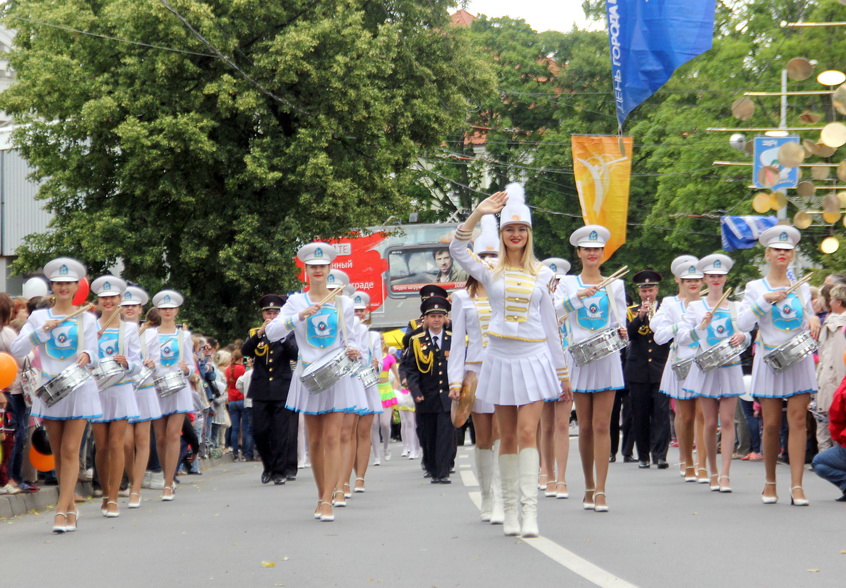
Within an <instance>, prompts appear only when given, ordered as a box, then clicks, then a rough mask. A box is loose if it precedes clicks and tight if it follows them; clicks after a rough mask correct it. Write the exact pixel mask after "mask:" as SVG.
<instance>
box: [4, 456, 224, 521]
mask: <svg viewBox="0 0 846 588" xmlns="http://www.w3.org/2000/svg"><path fill="white" fill-rule="evenodd" d="M222 463H232V457H231V456H230V455H228V454H226V455H224V456H222V457H219V458H209V459H204V460H203V461H202V465H201V466H200V471H206V470H208V469H211V468H213V467H217V466H219V465H220V464H222ZM39 488H40V490H39V491H38V492H34V493H21V494H11V495H9V494H3V495H0V521H3V520H6V519H10V518H12V517H18V516H21V515H25V514H29V513H31V512H32V511H43V510H46V509H47V508H48V507H50V506H52V505H54V504H56V501H57V500H59V487H58V486H43V485H42V486H39ZM76 492H77V494H79V495H80V496H84V497H85V498H88V499H90V498H93V496H94V486H93V484H92V483H91V482H79V483H77V485H76Z"/></svg>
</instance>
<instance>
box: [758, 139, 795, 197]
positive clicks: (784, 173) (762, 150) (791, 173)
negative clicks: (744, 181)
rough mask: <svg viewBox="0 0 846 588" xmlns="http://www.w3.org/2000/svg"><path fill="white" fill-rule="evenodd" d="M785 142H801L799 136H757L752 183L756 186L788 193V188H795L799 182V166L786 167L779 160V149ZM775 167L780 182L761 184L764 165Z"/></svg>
mask: <svg viewBox="0 0 846 588" xmlns="http://www.w3.org/2000/svg"><path fill="white" fill-rule="evenodd" d="M785 143H799V137H797V136H795V135H791V136H789V137H765V136H758V137H755V140H754V142H753V146H754V148H755V149H754V151H753V163H752V183H753V185H754V186H755V187H756V188H760V189H769V190H772V191H773V192H783V193H786V191H787V189H788V188H795V187H796V184H797V183H798V182H799V168H798V167H784V166H783V165H782V164H781V162H780V161H779V160H778V150H779V148H780V147H781V146H782V145H784V144H785ZM766 166H769V167H774V168H776V169H777V170H778V183H777V184H775V185H772V186H765V185H763V184H761V181H760V179H759V177H758V176H759V175H760V174H759V172H760V171H761V168H763V167H766Z"/></svg>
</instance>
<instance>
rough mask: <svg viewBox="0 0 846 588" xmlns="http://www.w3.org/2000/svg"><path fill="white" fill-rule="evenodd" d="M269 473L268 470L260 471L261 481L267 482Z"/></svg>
mask: <svg viewBox="0 0 846 588" xmlns="http://www.w3.org/2000/svg"><path fill="white" fill-rule="evenodd" d="M270 478H271V474H270V472H262V473H261V483H262V484H268V483H270Z"/></svg>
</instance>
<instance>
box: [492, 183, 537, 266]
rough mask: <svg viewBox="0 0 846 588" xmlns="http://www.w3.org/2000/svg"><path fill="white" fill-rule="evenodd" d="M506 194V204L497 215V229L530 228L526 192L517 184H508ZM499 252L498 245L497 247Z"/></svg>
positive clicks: (530, 216)
mask: <svg viewBox="0 0 846 588" xmlns="http://www.w3.org/2000/svg"><path fill="white" fill-rule="evenodd" d="M505 191H506V193H508V202H506V203H505V207H504V208H503V209H502V211H500V213H499V228H500V230H502V229H504V228H505V227H507V226H508V225H528V226H530V227H531V226H532V213H531V211H530V210H529V207H528V206H526V192H525V190H523V186H521V185H520V184H518V183H516V182H515V183H513V184H508V185H507V186H506V187H505ZM497 251H499V245H497Z"/></svg>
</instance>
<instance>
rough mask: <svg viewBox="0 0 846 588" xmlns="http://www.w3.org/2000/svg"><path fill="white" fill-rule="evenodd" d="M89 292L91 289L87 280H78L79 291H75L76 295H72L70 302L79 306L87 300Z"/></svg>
mask: <svg viewBox="0 0 846 588" xmlns="http://www.w3.org/2000/svg"><path fill="white" fill-rule="evenodd" d="M89 292H91V287H90V286H89V285H88V278H82V279H81V280H79V290H77V291H76V294H74V295H73V300H72V301H71V302H73V303H74V305H75V306H79V305H80V304H82V303H83V302H85V301H86V300H87V299H88V293H89Z"/></svg>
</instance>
